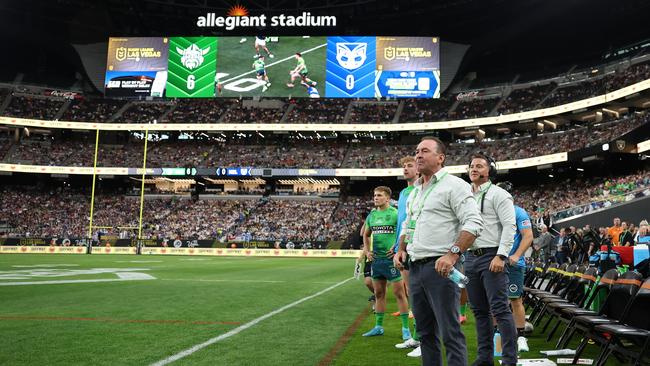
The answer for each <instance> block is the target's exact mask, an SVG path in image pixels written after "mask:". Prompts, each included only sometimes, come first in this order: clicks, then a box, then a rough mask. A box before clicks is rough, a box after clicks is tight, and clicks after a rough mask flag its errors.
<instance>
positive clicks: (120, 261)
mask: <svg viewBox="0 0 650 366" xmlns="http://www.w3.org/2000/svg"><path fill="white" fill-rule="evenodd" d="M162 262H163V261H115V263H162Z"/></svg>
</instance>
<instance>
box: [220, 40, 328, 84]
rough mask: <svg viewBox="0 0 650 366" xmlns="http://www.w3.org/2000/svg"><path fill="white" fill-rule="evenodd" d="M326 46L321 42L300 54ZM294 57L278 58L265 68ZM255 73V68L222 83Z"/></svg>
mask: <svg viewBox="0 0 650 366" xmlns="http://www.w3.org/2000/svg"><path fill="white" fill-rule="evenodd" d="M325 46H327V43H323V44H319V45H318V46H316V47H313V48H310V49H308V50H306V51H302V52H300V54H302V55H304V54H305V53H309V52H312V51H316V50H317V49H319V48H323V47H325ZM294 57H295V55H291V56H289V57H286V58H283V59H282V60H278V61H275V62H271V63H270V64H268V65H265V66H264V67H265V68H269V67H271V66H273V65H277V64H279V63H282V62H285V61H288V60H291V59H292V58H294ZM254 73H255V70H251V71H248V72H245V73H243V74H240V75H237V76H235V77H232V78H230V79H226V80H224V81H222V82H221V83H222V84H225V83H228V82H230V81H233V80H237V79H241V78H243V77H244V76H246V75H248V74H254Z"/></svg>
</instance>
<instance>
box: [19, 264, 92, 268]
mask: <svg viewBox="0 0 650 366" xmlns="http://www.w3.org/2000/svg"><path fill="white" fill-rule="evenodd" d="M12 267H15V268H50V267H79V265H78V264H31V265H20V264H16V265H14V266H12Z"/></svg>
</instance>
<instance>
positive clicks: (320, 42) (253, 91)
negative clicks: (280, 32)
mask: <svg viewBox="0 0 650 366" xmlns="http://www.w3.org/2000/svg"><path fill="white" fill-rule="evenodd" d="M104 86H105V92H106V96H108V97H146V96H151V97H171V98H213V97H240V96H244V97H246V96H267V97H305V98H307V97H312V98H316V97H327V98H382V97H391V98H438V97H439V96H440V42H439V39H438V38H437V37H390V36H377V37H375V36H372V37H362V36H352V37H309V36H304V37H267V36H264V35H259V36H253V37H115V38H110V39H109V43H108V59H107V65H106V78H105V85H104Z"/></svg>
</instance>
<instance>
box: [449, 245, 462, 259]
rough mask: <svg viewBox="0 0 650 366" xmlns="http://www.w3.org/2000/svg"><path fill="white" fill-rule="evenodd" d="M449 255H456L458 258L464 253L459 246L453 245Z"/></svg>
mask: <svg viewBox="0 0 650 366" xmlns="http://www.w3.org/2000/svg"><path fill="white" fill-rule="evenodd" d="M449 253H451V254H456V255H457V256H459V257H460V255H461V254H463V251H462V250H461V249H460V247H459V246H458V245H452V246H451V248H449Z"/></svg>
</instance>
